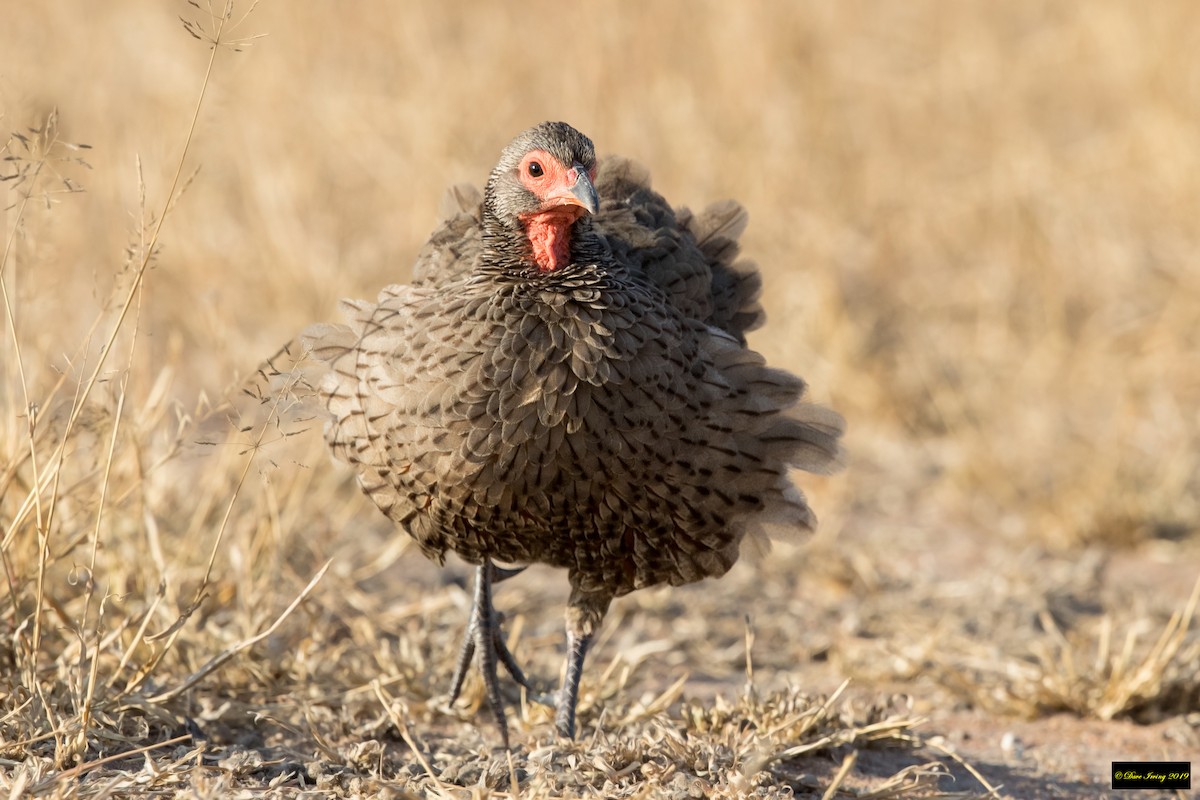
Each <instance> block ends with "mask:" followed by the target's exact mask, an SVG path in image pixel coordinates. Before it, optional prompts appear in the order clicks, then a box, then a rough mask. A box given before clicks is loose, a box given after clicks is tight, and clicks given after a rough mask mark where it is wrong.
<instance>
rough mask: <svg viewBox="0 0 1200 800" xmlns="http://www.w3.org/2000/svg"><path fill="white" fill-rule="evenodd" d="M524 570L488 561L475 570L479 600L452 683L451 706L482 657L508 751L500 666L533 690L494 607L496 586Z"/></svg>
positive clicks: (481, 664) (486, 683) (490, 699)
mask: <svg viewBox="0 0 1200 800" xmlns="http://www.w3.org/2000/svg"><path fill="white" fill-rule="evenodd" d="M523 569H524V567H520V568H517V569H503V568H500V567H496V566H494V565H493V564H492V562H490V561H488V560H486V559H485V560H484V562H483V563H482V564H480V565H479V567H478V568H477V569H476V570H475V596H474V601H473V602H472V604H471V620H470V622H469V623H468V624H467V633H466V635H465V636H464V637H463V643H462V648H461V649H460V650H459V651H458V662H457V664H456V665H455V667H454V678H453V680H452V681H451V688H450V702H451V703H453V702H454V701H455V700H457V699H458V694H459V692H460V691H461V690H462V685H463V680H464V679H465V678H466V675H467V667H468V666H469V665H470V663H471V660H472V659H473V657H474V656H475V653H476V652H477V651H478V653H479V671H480V673H481V674H482V676H483V683H484V687H485V689H486V690H487V696H488V705H490V706H491V708H492V713H493V714H494V715H495V717H496V724H497V725H498V726H499V727H500V738H501V740H502V741H503V742H504V746H505V747H506V748H507V747H508V722H507V720H506V718H505V715H504V700H503V698H502V697H501V695H500V681H499V679H498V678H497V676H496V662H497V661H499V662H500V663H502V664H504V667H505V669H507V670H508V672H509V674H511V675H512V676H513V679H514V680H515V681H516V682H517V683H519V684H521V685H522V686H524V687H526V688H529V682H528V680H527V679H526V677H525V674H524V673H523V672H522V671H521V668H520V667H519V666H517V662H516V659H515V658H513V655H512V653H511V652H509V649H508V645H507V644H505V642H504V634H503V631H501V629H500V616H499V614H497V613H496V608H495V606H494V605H493V604H492V584H494V583H499V582H500V581H503V580H507V579H508V578H511V577H512V576H514V575H516V574H518V573H520V572H521V571H522V570H523Z"/></svg>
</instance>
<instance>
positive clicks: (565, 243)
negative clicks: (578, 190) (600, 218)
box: [518, 150, 595, 272]
mask: <svg viewBox="0 0 1200 800" xmlns="http://www.w3.org/2000/svg"><path fill="white" fill-rule="evenodd" d="M535 161H536V162H537V163H538V164H540V165H541V167H542V174H541V175H539V176H534V175H530V174H529V165H530V164H532V163H533V162H535ZM594 172H595V170H592V173H594ZM518 175H519V176H520V179H521V183H522V185H524V186H525V188H526V189H528V190H529V191H531V192H533V194H534V196H535V197H537V198H538V199H539V200H541V201H542V204H541V207H540V208H539V209H538V210H537V211H535V212H532V213H529V214H522V215H520V217H519V218H520V220H521V222H522V224H524V225H525V234H526V236H528V237H529V244H530V245H532V247H533V260H534V261H535V262H536V263H537V267H538V269H539V270H541V271H542V272H553V271H554V270H556V269H558V268H559V267H563V266H566V265H567V264H568V263H570V260H571V226H572V225H574V224H575V221H576V220H578V219H579V218H580V217H582V216H583V215H584V214H586V213H588V212H587V209H585V208H584V207H583V205H582V204H581V203H580V201H579V200H578V198H576V197H575V196H574V195H573V194H571V189H572V187H574V185H575V181H576V179H577V178H578V175H577V173H576V171H575V168H574V167H572V168H570V169H568V168H567V167H565V166H564V165H563V164H562V162H560V161H559V160H558V159H557V158H555V157H554V156H552V155H550V154H549V153H547V152H546V151H545V150H533V151H530V152H529V153H526V154H525V157H524V158H523V159H521V165H520V166H519V167H518ZM593 177H594V175H593Z"/></svg>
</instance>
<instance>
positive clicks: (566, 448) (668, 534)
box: [305, 123, 843, 743]
mask: <svg viewBox="0 0 1200 800" xmlns="http://www.w3.org/2000/svg"><path fill="white" fill-rule="evenodd" d="M531 153H533V154H535V157H534V158H532V159H531V156H530V154H531ZM548 157H549V158H551V159H554V160H555V162H556V163H554V164H553V166H554V171H553V175H551V176H550V178H549V180H550V181H551V183H553V188H552V189H546V190H545V191H543V188H542V187H543V186H544V185H545V184H544V183H538V182H537V181H536V180H535V176H533V173H534V172H535V171H537V172H549V171H550V170H549V166H551V165H543V164H542V163H541V162H544V161H547V160H548ZM533 162H536V170H535V167H534V166H531V164H532V163H533ZM592 176H594V184H595V189H594V192H592V191H591V189H592V182H591V177H592ZM536 178H537V179H538V180H540V179H541V178H542V176H541V175H538V176H536ZM585 184H586V185H585ZM589 192H591V193H590V194H589ZM596 195H598V196H599V200H600V202H599V207H598V209H597V208H596V207H595V198H596ZM550 198H554V199H553V200H551V199H550ZM589 211H593V212H595V213H587V212H589ZM445 212H446V218H445V220H444V222H443V223H442V225H441V227H440V228H439V229H438V230H437V231H436V232H435V233H434V234H433V237H432V238H431V240H430V242H429V243H428V244H427V245H426V247H425V248H424V250H423V251H422V252H421V254H420V257H419V259H418V262H417V264H416V268H415V270H414V280H413V284H412V285H407V286H389V287H387V288H385V289H384V290H383V292H382V293H381V294H380V296H379V299H378V301H377V302H374V303H371V302H366V301H353V302H348V303H347V304H346V308H347V310H348V314H349V317H350V323H349V324H348V325H318V326H314V327H312V328H310V329H309V330H308V331H306V334H305V342H306V344H307V346H308V347H309V348H310V349H311V351H312V354H313V355H314V356H315V357H316V358H317V359H319V360H321V361H324V362H327V363H328V364H329V367H330V371H329V372H328V374H327V376H326V377H325V378H324V381H323V383H322V384H321V393H322V396H323V397H324V398H325V400H326V403H327V406H328V409H329V412H330V415H331V419H330V422H329V425H328V428H327V437H328V440H329V443H330V445H331V446H332V448H333V450H334V453H335V454H336V455H337V456H338V457H339V458H341V459H342V460H344V461H346V462H348V463H350V464H351V465H353V466H354V468H355V470H356V471H357V473H358V476H359V481H360V483H361V485H362V487H363V489H364V491H366V492H367V493H368V494H369V495H370V496H371V498H372V499H373V500H374V501H375V502H376V503H377V504H378V506H379V507H380V509H382V510H383V512H384V513H385V514H387V515H388V516H389V517H391V519H393V520H394V521H395V522H396V523H397V525H399V526H400V527H401V528H402V529H404V530H405V531H406V532H407V533H409V534H410V535H411V536H413V537H414V538H415V539H416V541H417V542H418V544H419V545H420V547H421V549H422V551H423V552H424V553H425V554H426V555H427V556H429V557H430V558H432V559H433V560H435V561H437V562H439V563H440V562H442V561H443V559H444V558H445V555H446V553H447V552H448V551H453V552H455V553H457V554H458V555H459V556H461V557H462V558H464V559H465V560H467V561H469V562H471V563H474V564H478V565H480V570H479V584H480V585H479V587H477V598H476V601H477V602H476V609H475V611H474V612H473V614H472V626H471V631H470V632H469V634H468V639H467V646H466V647H465V648H464V659H469V658H470V656H471V651H472V650H473V649H475V647H476V646H478V647H479V650H480V659H481V666H482V667H483V670H484V673H485V678H488V677H489V676H488V674H487V673H488V671H489V670H490V671H491V676H490V683H489V696H490V698H491V700H492V704H493V708H494V709H495V711H496V714H497V717H498V719H499V722H500V725H501V730H502V732H503V734H504V737H505V740H506V743H507V732H506V729H505V727H504V719H503V707H502V705H501V704H500V700H499V694H498V690H495V689H494V685H495V679H494V673H495V664H496V661H497V659H498V660H499V661H501V662H502V663H505V664H506V665H507V666H508V667H509V669H510V671H511V672H513V674H514V676H515V677H517V679H518V680H520V681H522V682H523V676H521V675H520V671H519V670H516V667H515V664H514V663H512V659H511V656H510V655H509V654H508V652H507V650H506V649H505V648H504V646H503V641H502V639H501V638H500V636H499V634H498V626H497V625H496V624H495V618H494V612H492V610H491V599H490V583H491V581H492V580H493V579H499V578H501V577H504V576H505V575H504V573H499V574H498V573H496V572H495V571H494V570H493V568H492V566H491V562H493V561H500V562H507V563H513V564H527V563H534V562H537V563H545V564H550V565H553V566H556V567H562V568H564V569H566V570H567V577H568V580H569V581H570V584H571V595H570V600H569V602H568V609H567V631H568V636H569V639H570V643H571V644H570V649H569V655H568V662H569V663H568V675H567V683H566V684H565V685H564V692H563V693H562V695H560V698H559V714H558V726H559V729H560V731H561V732H562V733H564V734H565V735H568V736H570V735H572V734H573V731H574V706H575V692H576V691H577V684H578V673H579V671H580V669H581V668H582V661H583V655H584V652H585V651H586V647H587V643H588V641H589V640H590V638H591V635H592V633H593V632H594V631H595V629H596V628H597V626H598V625H599V623H600V621H601V619H602V618H603V616H604V614H605V612H606V610H607V609H608V606H609V603H610V601H611V600H612V598H614V597H616V596H620V595H623V594H626V593H628V592H630V591H633V590H635V589H639V588H643V587H647V586H654V585H657V584H663V583H666V584H671V585H679V584H685V583H690V582H693V581H698V580H700V579H702V578H706V577H714V576H719V575H722V574H724V573H725V572H726V571H727V570H728V569H729V568H730V567H731V566H732V565H733V563H734V562H735V561H736V560H737V558H738V553H739V548H740V546H741V544H742V542H743V538H744V537H745V536H747V535H748V534H752V533H754V532H755V531H758V530H760V529H761V526H762V524H763V523H764V522H766V521H775V522H779V523H783V524H790V525H791V526H793V527H795V528H811V527H812V525H813V524H814V519H813V515H812V513H811V512H810V510H809V508H808V506H807V505H806V503H805V501H804V498H803V496H802V495H801V494H800V493H799V492H798V491H797V490H796V489H795V488H794V486H793V485H792V483H791V481H790V479H789V477H788V470H789V468H790V467H799V468H801V469H805V470H809V471H812V472H828V471H830V470H832V469H833V468H834V467H835V466H836V465H837V463H838V461H839V449H838V439H839V437H840V435H841V432H842V426H843V423H842V420H841V418H840V417H839V416H838V415H837V414H836V413H834V412H832V411H829V410H827V409H824V408H821V407H818V406H813V405H809V404H807V403H803V402H801V400H800V398H801V395H802V394H803V392H804V383H803V381H801V379H800V378H798V377H795V376H794V375H791V374H789V373H787V372H783V371H781V370H777V369H772V368H770V367H767V366H766V365H765V363H764V361H763V358H762V357H761V356H760V355H758V354H757V353H755V352H754V351H752V350H749V349H747V348H746V347H745V333H746V331H748V330H749V329H751V328H752V327H754V326H756V325H758V324H759V323H760V322H761V321H762V312H761V309H760V307H759V306H758V304H757V295H758V292H759V286H760V280H759V277H758V274H757V272H755V271H754V269H753V267H752V265H750V264H747V263H745V262H737V261H736V258H737V254H738V245H737V238H738V236H739V235H740V234H741V232H742V230H743V228H744V227H745V223H746V215H745V213H744V211H743V210H742V209H741V207H740V206H738V205H737V204H735V203H732V202H726V203H722V204H718V205H715V206H712V207H710V208H708V209H707V210H706V211H704V212H703V213H701V214H699V215H692V214H690V213H689V212H687V211H686V210H676V209H673V208H672V207H671V206H670V205H669V204H668V203H667V202H666V201H665V200H663V198H662V197H660V196H659V195H658V194H656V193H655V192H654V191H653V190H651V189H650V186H649V179H648V176H647V174H646V173H645V171H644V170H642V169H640V168H639V167H636V166H635V165H633V164H632V163H630V162H628V161H624V160H621V159H615V158H610V159H607V160H604V161H602V162H600V163H599V164H598V165H597V164H596V159H595V155H594V152H593V150H592V145H591V142H590V141H589V140H588V139H586V138H585V137H583V136H582V135H581V134H579V133H578V132H576V131H575V130H574V129H572V128H570V127H569V126H567V125H565V124H563V123H545V124H543V125H540V126H537V127H535V128H533V129H531V130H529V131H526V132H525V133H523V134H521V135H520V136H518V137H517V138H516V139H515V140H514V141H513V143H512V144H510V145H509V146H508V147H507V148H506V149H505V151H504V153H503V154H502V156H501V159H500V162H499V164H498V165H497V167H496V169H495V170H493V172H492V174H491V177H490V178H489V181H488V184H487V187H486V189H485V192H484V195H483V197H482V198H480V196H479V195H478V193H477V192H475V191H473V190H470V189H456V190H453V191H452V192H451V194H450V195H449V196H448V203H447V207H446V208H445ZM564 213H565V214H566V216H565V217H564V216H563V214H564ZM538 214H546V215H547V216H545V217H538V216H537V215H538ZM576 215H581V216H578V219H577V221H573V220H574V219H575V216H576ZM538 220H541V221H543V222H546V224H548V225H550V231H549V233H548V234H547V236H548V237H549V239H550V240H551V241H552V243H553V242H554V241H558V240H555V239H554V236H555V235H556V233H562V234H563V235H564V236H565V237H567V238H566V241H567V242H569V258H568V259H566V260H560V261H555V260H554V258H553V255H549V256H547V255H546V252H544V251H546V248H545V247H541V248H539V247H538V246H537V245H536V244H535V245H531V243H530V237H531V236H533V234H532V233H527V231H533V230H534V228H535V226H536V225H537V224H539V223H538ZM556 220H558V221H559V222H560V223H561V225H560V227H559V228H554V225H555V224H558V223H556V222H555V221H556ZM564 220H565V221H564ZM564 252H566V251H564ZM547 265H549V266H547ZM479 595H486V596H485V597H480V596H479ZM485 606H486V607H485ZM461 666H462V665H461V664H460V670H459V674H458V675H457V676H456V684H458V683H459V682H461V672H462V669H461ZM572 684H574V685H572ZM455 693H457V685H456V687H455Z"/></svg>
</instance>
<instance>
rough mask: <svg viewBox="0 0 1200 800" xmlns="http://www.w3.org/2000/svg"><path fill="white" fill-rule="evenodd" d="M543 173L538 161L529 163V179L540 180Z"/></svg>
mask: <svg viewBox="0 0 1200 800" xmlns="http://www.w3.org/2000/svg"><path fill="white" fill-rule="evenodd" d="M542 172H543V170H542V165H541V164H539V163H538V162H536V161H530V162H529V177H531V178H540V177H542Z"/></svg>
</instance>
